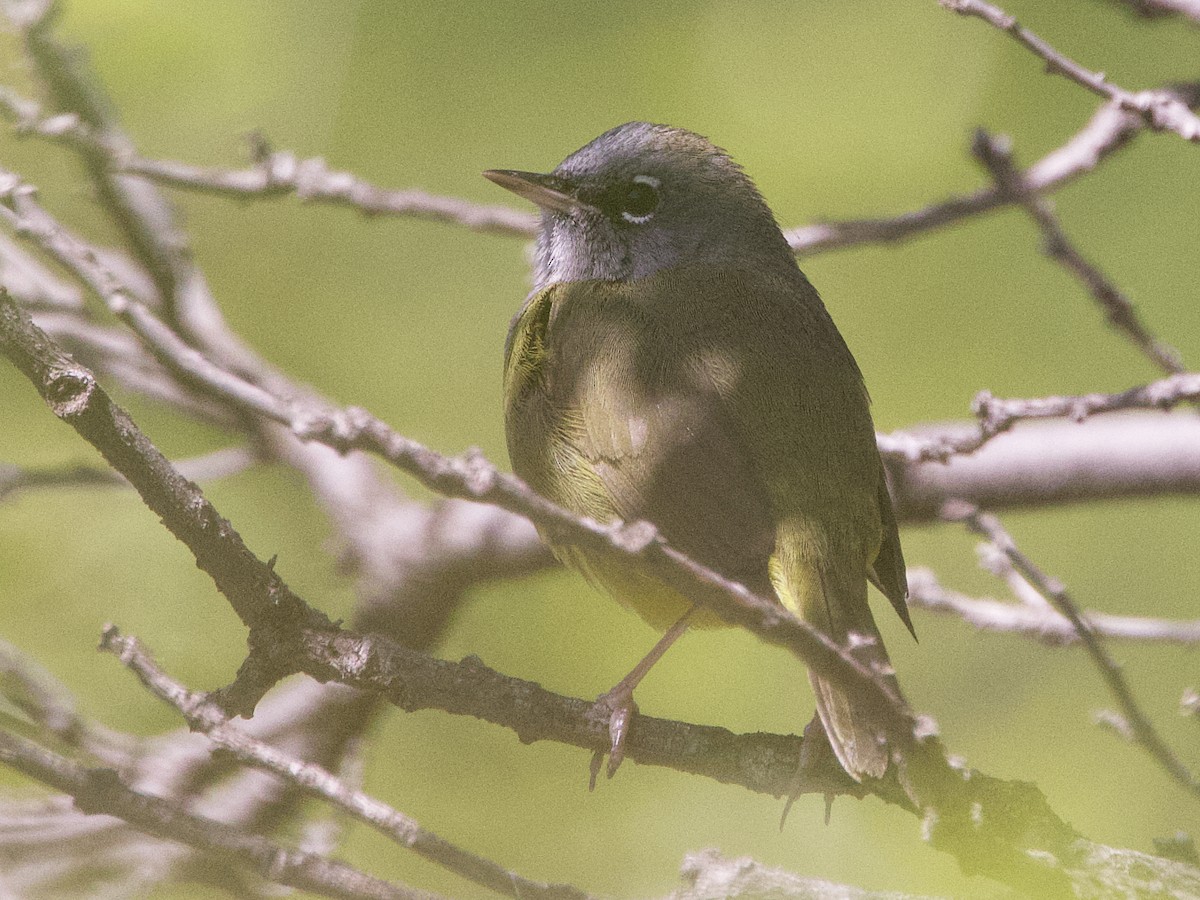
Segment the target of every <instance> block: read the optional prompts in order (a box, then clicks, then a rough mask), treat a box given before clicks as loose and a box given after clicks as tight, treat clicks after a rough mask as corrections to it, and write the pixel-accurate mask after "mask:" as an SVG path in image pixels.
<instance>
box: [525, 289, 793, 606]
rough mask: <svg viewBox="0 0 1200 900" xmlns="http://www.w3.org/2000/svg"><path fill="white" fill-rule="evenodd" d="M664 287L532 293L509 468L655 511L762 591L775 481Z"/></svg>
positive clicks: (719, 564) (622, 513) (698, 554)
mask: <svg viewBox="0 0 1200 900" xmlns="http://www.w3.org/2000/svg"><path fill="white" fill-rule="evenodd" d="M658 288H659V286H658V285H646V284H642V283H640V282H634V283H632V284H617V283H585V284H566V285H557V286H555V287H552V288H549V289H547V290H546V291H543V292H542V294H541V295H538V296H536V297H535V298H534V299H533V300H531V302H530V304H529V305H528V306H527V308H526V310H525V311H523V313H522V314H521V315H520V316H519V317H518V320H517V322H516V323H515V325H514V329H513V335H512V337H510V342H509V343H510V350H509V359H508V363H507V366H506V370H507V372H508V377H507V378H506V382H507V386H506V395H507V397H508V401H509V402H508V413H507V416H506V419H507V425H508V435H509V447H510V455H511V457H512V460H513V467H514V469H515V470H516V472H517V474H518V475H520V476H521V477H522V478H524V479H525V480H527V481H529V482H530V483H531V484H533V485H534V487H535V489H537V490H539V491H540V492H542V493H544V494H545V495H546V496H548V497H550V498H551V499H554V500H556V501H557V502H559V503H562V504H563V505H565V506H568V507H569V508H571V509H573V510H575V511H576V512H579V513H581V514H584V515H588V516H592V517H593V518H597V519H599V520H601V521H604V520H607V519H611V518H614V517H616V518H621V519H624V520H627V521H633V520H640V519H644V520H648V521H650V522H653V523H654V524H655V526H656V527H657V528H658V529H659V531H660V533H661V534H662V535H663V536H664V538H665V539H666V540H667V541H668V542H669V543H670V544H671V545H672V546H673V547H675V548H677V549H679V550H681V551H682V552H684V553H686V554H688V555H689V556H691V557H692V558H694V559H696V560H697V561H699V562H701V563H703V564H705V565H707V566H709V567H711V568H713V569H716V570H717V571H719V572H721V573H722V574H724V575H725V576H726V577H729V578H732V579H734V580H736V581H739V582H742V583H745V584H747V586H749V587H751V588H752V589H753V590H756V591H767V590H769V583H768V580H767V559H768V557H769V555H770V551H771V547H772V546H773V544H774V522H773V519H772V514H771V508H770V503H769V500H768V497H767V494H766V491H765V490H764V488H763V486H762V484H761V481H760V480H759V478H758V477H757V473H756V472H755V470H754V468H753V466H752V464H751V461H750V459H749V456H748V455H747V453H746V452H745V449H744V448H743V447H742V446H741V445H740V443H739V439H738V428H737V424H736V423H735V422H733V421H732V420H731V419H730V417H729V415H728V411H727V409H726V406H725V404H724V403H723V402H722V399H721V397H720V394H719V392H718V391H717V390H716V388H715V386H714V385H713V383H712V380H711V379H710V378H708V377H706V373H705V371H704V367H703V366H702V365H700V366H699V367H698V366H697V362H696V358H695V355H694V352H693V351H694V342H692V341H691V340H690V338H688V335H687V332H686V329H684V330H681V329H679V328H676V327H674V325H673V323H672V321H671V319H670V318H669V317H664V316H663V315H661V314H660V313H661V311H662V310H663V309H664V308H665V306H664V304H668V303H670V302H671V301H670V298H664V297H663V296H662V294H661V292H659V291H658ZM647 290H650V291H654V292H655V293H654V294H653V297H654V303H653V306H652V308H648V307H649V306H650V304H648V303H647V302H646V300H647V294H646V293H645V291H647ZM686 299H687V298H682V299H681V300H680V302H686ZM632 605H634V606H637V603H636V602H635V603H633V604H632Z"/></svg>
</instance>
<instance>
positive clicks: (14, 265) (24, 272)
mask: <svg viewBox="0 0 1200 900" xmlns="http://www.w3.org/2000/svg"><path fill="white" fill-rule="evenodd" d="M0 284H2V285H4V287H5V288H7V289H8V292H9V293H10V294H12V295H13V296H14V297H16V298H17V300H18V301H19V302H20V303H21V305H22V306H24V307H25V308H26V309H69V310H77V309H80V308H81V307H82V306H83V294H82V293H80V290H79V288H78V287H76V286H75V285H73V284H70V283H68V282H66V281H63V280H62V279H61V278H60V277H59V276H57V275H55V274H53V273H51V272H50V270H49V269H47V268H46V267H45V266H44V265H42V264H41V263H40V262H39V261H38V260H36V259H34V258H33V257H32V256H30V255H29V254H28V253H26V252H25V251H24V250H23V249H21V247H19V246H18V245H17V244H15V243H13V242H12V241H10V240H9V239H8V238H7V237H0Z"/></svg>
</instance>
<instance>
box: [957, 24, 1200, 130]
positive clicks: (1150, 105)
mask: <svg viewBox="0 0 1200 900" xmlns="http://www.w3.org/2000/svg"><path fill="white" fill-rule="evenodd" d="M938 2H939V3H941V5H942V6H944V7H945V8H946V9H948V10H950V11H951V12H956V13H958V14H959V15H963V16H974V17H975V18H978V19H983V21H985V22H987V23H988V24H989V25H992V26H993V27H995V28H998V29H1000V30H1001V31H1003V32H1005V33H1006V34H1008V35H1009V36H1010V37H1012V38H1013V40H1015V41H1017V42H1018V43H1019V44H1021V45H1022V46H1024V47H1025V48H1026V49H1028V50H1030V51H1031V52H1032V53H1034V54H1035V55H1037V56H1039V57H1040V58H1041V59H1042V60H1044V61H1045V63H1046V71H1047V72H1049V73H1051V74H1053V75H1062V76H1064V77H1066V78H1069V79H1070V80H1071V81H1074V82H1075V83H1076V84H1078V85H1081V86H1082V87H1085V88H1087V89H1088V90H1089V91H1091V92H1092V93H1093V94H1096V95H1098V96H1100V97H1104V98H1105V99H1107V100H1111V101H1112V102H1113V103H1116V104H1118V105H1119V106H1120V107H1121V108H1122V109H1127V110H1129V111H1130V112H1134V113H1137V114H1138V115H1140V116H1141V117H1142V118H1143V119H1144V120H1145V122H1146V124H1147V125H1149V126H1150V127H1151V128H1153V129H1154V130H1156V131H1163V130H1166V131H1173V132H1175V133H1176V134H1178V135H1179V136H1180V137H1182V138H1184V139H1185V140H1188V141H1193V142H1200V117H1197V116H1196V114H1195V113H1193V112H1192V111H1191V110H1190V109H1188V106H1187V104H1186V103H1184V102H1182V101H1181V100H1180V99H1179V98H1178V97H1175V96H1173V95H1171V94H1170V93H1168V92H1166V91H1157V90H1150V91H1139V92H1138V93H1133V92H1132V91H1127V90H1125V89H1124V88H1122V87H1118V86H1117V85H1115V84H1113V83H1112V82H1110V81H1108V79H1106V78H1105V77H1104V73H1102V72H1093V71H1091V70H1090V69H1087V68H1085V67H1084V66H1081V65H1080V64H1079V63H1077V62H1075V60H1073V59H1071V58H1070V57H1068V56H1065V55H1064V54H1062V53H1060V52H1059V51H1058V50H1056V49H1054V47H1052V46H1051V45H1050V44H1049V43H1047V42H1046V41H1045V40H1043V39H1042V38H1040V37H1038V36H1037V35H1036V34H1034V33H1033V32H1032V31H1030V30H1029V29H1028V28H1025V27H1023V26H1022V25H1021V24H1020V23H1019V22H1018V21H1017V20H1016V18H1014V17H1013V16H1010V15H1009V14H1008V13H1006V12H1005V11H1004V10H1002V9H1000V7H998V6H993V5H992V4H991V3H987V2H985V0H938Z"/></svg>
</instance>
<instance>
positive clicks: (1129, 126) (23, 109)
mask: <svg viewBox="0 0 1200 900" xmlns="http://www.w3.org/2000/svg"><path fill="white" fill-rule="evenodd" d="M1163 92H1164V93H1168V94H1170V95H1171V96H1174V97H1177V98H1179V100H1180V102H1182V103H1184V104H1185V105H1188V104H1194V103H1196V102H1197V100H1198V99H1200V84H1197V83H1189V84H1184V85H1177V86H1173V87H1170V88H1164V89H1163ZM0 113H3V114H5V115H7V116H8V118H9V119H10V120H11V121H13V122H14V124H15V125H16V127H17V129H18V133H21V134H32V135H37V136H40V137H43V138H46V139H48V140H52V141H56V142H59V143H65V144H68V145H87V144H89V143H95V142H96V141H97V140H98V139H97V138H96V137H95V135H93V134H92V133H91V132H90V131H89V130H88V129H87V127H86V126H84V125H83V124H82V123H81V122H80V120H79V117H78V116H75V115H73V114H63V115H59V116H52V117H46V118H43V113H42V111H41V107H40V105H39V104H37V103H36V102H34V101H30V100H26V99H24V98H21V97H18V96H17V95H15V94H13V93H12V92H11V91H4V90H0ZM1143 128H1144V122H1143V120H1142V118H1141V116H1140V115H1139V114H1137V113H1134V112H1130V111H1129V110H1127V109H1124V108H1122V107H1121V106H1120V105H1119V104H1117V103H1107V104H1105V105H1104V106H1102V107H1100V109H1099V110H1097V111H1096V113H1095V114H1094V115H1093V116H1092V118H1091V119H1090V120H1089V121H1088V123H1087V124H1086V125H1085V126H1084V127H1083V129H1081V130H1080V131H1079V132H1078V133H1077V134H1076V135H1075V136H1074V137H1072V138H1071V139H1070V140H1069V141H1068V142H1067V143H1065V144H1064V145H1063V146H1061V147H1059V148H1057V149H1055V150H1053V151H1051V152H1050V153H1048V154H1047V155H1046V156H1045V157H1043V158H1042V159H1041V160H1039V161H1038V162H1037V163H1035V164H1034V165H1032V166H1030V167H1029V169H1027V170H1026V171H1025V172H1024V174H1023V177H1024V180H1025V182H1026V183H1027V184H1028V185H1030V187H1031V189H1032V190H1035V191H1037V192H1038V193H1050V192H1052V191H1055V190H1058V189H1059V188H1061V187H1063V186H1064V185H1066V184H1068V183H1069V182H1071V181H1073V180H1074V179H1075V178H1076V177H1078V176H1080V175H1083V174H1086V173H1088V172H1090V171H1092V170H1093V169H1095V168H1096V166H1098V165H1099V164H1100V163H1101V162H1102V161H1103V160H1104V159H1105V158H1107V157H1108V156H1109V155H1110V154H1112V153H1114V152H1115V151H1117V150H1119V149H1121V148H1122V147H1124V146H1125V145H1126V144H1127V143H1128V142H1129V141H1130V140H1131V139H1132V138H1133V137H1134V136H1135V135H1136V134H1137V133H1138V132H1139V131H1141V130H1142V129H1143ZM101 152H104V153H107V154H108V155H109V158H110V162H111V165H112V166H113V167H114V168H116V169H117V170H119V171H122V172H126V173H129V174H138V175H142V176H144V177H146V178H148V179H151V180H153V181H157V182H158V183H160V184H167V185H170V186H173V187H176V188H181V189H186V190H192V191H198V192H202V193H215V194H218V195H224V196H236V197H240V198H243V199H268V198H273V197H281V196H286V195H289V194H294V195H295V196H297V197H299V198H300V199H302V200H304V201H306V202H317V203H327V204H334V205H341V206H350V207H354V208H358V209H359V210H360V211H362V212H363V213H364V214H367V215H398V216H417V217H421V218H425V219H429V220H432V221H440V222H446V223H450V224H458V225H463V226H465V227H467V228H470V229H472V230H476V231H482V232H487V233H492V234H501V235H511V236H516V237H532V236H534V235H535V234H536V230H537V218H536V216H535V215H532V214H529V213H525V212H522V211H518V210H514V209H511V208H508V207H503V206H481V205H478V204H474V203H471V202H470V201H467V200H463V199H461V198H456V197H447V196H441V195H435V194H430V193H428V192H426V191H421V190H418V189H406V190H393V189H387V188H382V187H379V186H377V185H373V184H370V183H368V182H366V181H364V180H363V179H361V178H359V177H358V176H356V175H354V174H353V173H349V172H339V171H329V170H328V169H327V168H326V165H325V162H324V161H323V160H321V159H320V158H312V159H298V158H297V157H296V156H295V154H292V153H288V152H284V151H280V152H276V153H270V154H268V155H266V156H265V157H264V158H263V159H262V160H260V161H259V162H258V163H257V164H256V165H254V166H252V167H251V168H248V169H241V170H228V169H216V168H204V167H200V166H194V165H191V164H188V163H184V162H174V161H169V160H152V159H146V158H144V157H140V156H137V155H136V154H134V153H132V151H131V149H130V148H129V147H127V146H126V147H124V148H112V147H101ZM1013 202H1014V198H1012V197H1009V196H1006V195H1004V194H1003V193H1002V192H1001V191H999V190H998V189H997V188H996V187H995V186H988V187H984V188H980V189H979V190H977V191H975V192H974V193H971V194H968V195H965V196H962V197H954V198H951V199H949V200H944V201H941V202H938V203H934V204H932V205H930V206H926V207H924V208H922V209H918V210H913V211H911V212H907V213H902V214H900V215H897V216H894V217H889V218H873V219H852V220H847V221H844V222H822V223H817V224H813V225H806V226H801V227H799V228H795V229H792V230H790V231H787V232H785V236H786V237H787V239H788V242H789V244H790V245H791V247H792V249H793V250H794V251H795V252H796V253H797V254H798V255H800V256H812V255H815V254H817V253H821V252H824V251H827V250H837V249H842V248H846V247H853V246H858V245H860V244H871V243H889V242H892V241H898V240H902V239H905V238H909V237H913V236H915V235H918V234H921V233H923V232H926V231H931V230H934V229H937V228H941V227H944V226H946V225H950V224H953V223H955V222H958V221H960V220H962V219H964V218H968V217H971V216H975V215H980V214H983V213H986V212H989V211H991V210H993V209H997V208H999V207H1002V206H1006V205H1009V204H1011V203H1013Z"/></svg>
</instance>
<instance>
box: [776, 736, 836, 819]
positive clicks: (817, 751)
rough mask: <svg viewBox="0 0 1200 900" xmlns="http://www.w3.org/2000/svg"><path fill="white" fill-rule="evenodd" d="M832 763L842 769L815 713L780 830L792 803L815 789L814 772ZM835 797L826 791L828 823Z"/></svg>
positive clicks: (790, 788) (791, 785) (801, 750)
mask: <svg viewBox="0 0 1200 900" xmlns="http://www.w3.org/2000/svg"><path fill="white" fill-rule="evenodd" d="M830 764H833V765H836V766H838V767H839V769H840V766H841V764H840V763H838V762H837V757H836V756H834V754H833V745H832V744H830V743H829V735H828V734H826V733H825V726H824V725H822V724H821V717H820V716H818V715H817V714H816V713H813V717H812V721H810V722H809V723H808V724H807V725H806V726H804V742H803V743H802V744H801V745H800V765H799V766H797V768H796V772H795V774H794V775H792V781H791V784H790V785H788V789H787V802H786V803H784V805H783V815H781V816H780V817H779V830H780V831H783V826H784V824H785V823H786V822H787V817H788V813H790V812H791V811H792V804H793V803H795V802H796V800H797V799H799V797H800V795H801V794H804V793H807V792H810V791H812V790H813V788H812V786H811V779H812V776H813V775H814V773H817V772H818V771H819V770H820V769H821V768H822V767H823V766H827V765H830ZM833 797H834V795H833V794H831V793H829V792H828V791H826V792H825V824H826V825H828V824H829V817H830V815H831V814H832V812H833Z"/></svg>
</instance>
